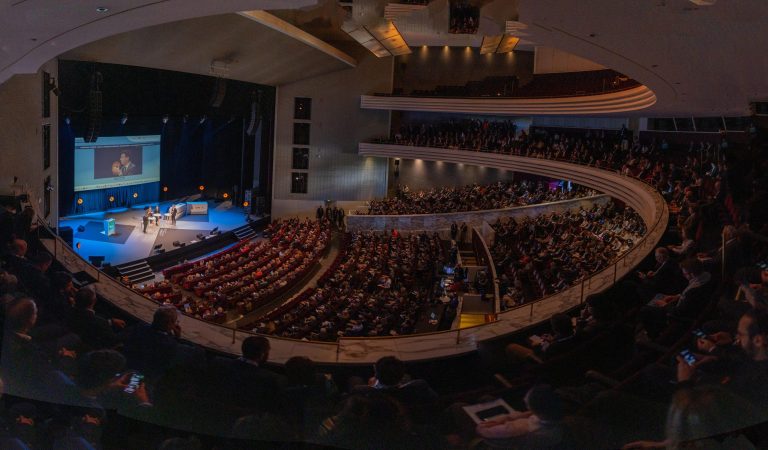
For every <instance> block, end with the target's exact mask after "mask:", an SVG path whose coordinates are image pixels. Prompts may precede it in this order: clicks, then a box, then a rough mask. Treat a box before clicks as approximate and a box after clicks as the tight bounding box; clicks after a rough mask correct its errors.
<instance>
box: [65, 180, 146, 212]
mask: <svg viewBox="0 0 768 450" xmlns="http://www.w3.org/2000/svg"><path fill="white" fill-rule="evenodd" d="M133 194H137V196H136V197H134V196H133ZM110 198H113V199H114V201H109V199H110ZM78 199H83V204H82V205H78ZM159 199H160V182H159V181H158V182H155V183H144V184H136V185H133V186H122V187H113V188H107V189H94V190H90V191H81V192H76V193H75V198H74V199H73V202H72V205H71V211H72V212H71V213H70V215H71V214H83V213H88V212H98V211H106V210H109V209H113V208H120V207H131V206H133V205H137V204H142V203H150V202H152V203H156V202H157V201H158V200H159Z"/></svg>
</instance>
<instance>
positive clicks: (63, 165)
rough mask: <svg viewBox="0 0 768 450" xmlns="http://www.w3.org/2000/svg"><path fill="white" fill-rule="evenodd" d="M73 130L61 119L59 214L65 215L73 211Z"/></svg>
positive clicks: (57, 187)
mask: <svg viewBox="0 0 768 450" xmlns="http://www.w3.org/2000/svg"><path fill="white" fill-rule="evenodd" d="M74 187H75V132H74V131H73V130H72V127H71V126H70V125H69V124H68V123H66V120H64V119H62V120H61V123H59V185H58V186H54V188H55V189H58V190H59V214H60V215H62V216H66V215H69V214H73V213H74V209H72V204H73V203H74V202H75V192H74Z"/></svg>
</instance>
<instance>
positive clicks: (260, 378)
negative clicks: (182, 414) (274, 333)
mask: <svg viewBox="0 0 768 450" xmlns="http://www.w3.org/2000/svg"><path fill="white" fill-rule="evenodd" d="M269 350H270V345H269V340H268V339H267V338H265V337H263V336H249V337H247V338H245V339H244V340H243V343H242V345H241V351H242V356H241V357H240V358H238V359H237V360H228V361H226V362H223V361H222V363H223V364H224V365H225V366H226V367H225V368H224V374H225V376H224V379H226V380H227V386H226V387H225V389H226V390H227V391H228V392H226V395H227V396H228V397H230V399H231V400H232V401H233V402H234V403H235V404H236V405H237V406H239V407H241V408H245V409H251V410H258V411H268V412H278V411H279V410H280V407H281V401H280V399H281V394H282V391H283V389H284V387H285V386H286V385H287V380H286V378H285V377H284V376H282V375H279V374H277V373H274V372H272V371H270V370H268V369H266V368H265V367H264V365H265V364H266V362H267V360H268V359H269Z"/></svg>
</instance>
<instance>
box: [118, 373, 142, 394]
mask: <svg viewBox="0 0 768 450" xmlns="http://www.w3.org/2000/svg"><path fill="white" fill-rule="evenodd" d="M143 381H144V375H142V374H140V373H133V374H131V377H130V378H129V379H128V385H127V386H126V387H125V389H123V392H125V393H126V394H133V393H134V392H136V391H137V390H138V389H139V385H141V383H142V382H143Z"/></svg>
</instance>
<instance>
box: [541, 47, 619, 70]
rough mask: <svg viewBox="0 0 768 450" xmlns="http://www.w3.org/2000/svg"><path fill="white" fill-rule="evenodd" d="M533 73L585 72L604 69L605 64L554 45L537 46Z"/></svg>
mask: <svg viewBox="0 0 768 450" xmlns="http://www.w3.org/2000/svg"><path fill="white" fill-rule="evenodd" d="M535 53H536V56H535V58H534V60H533V73H535V74H542V73H561V72H585V71H589V70H602V69H605V67H604V66H601V65H600V64H597V63H595V62H592V61H590V60H588V59H584V58H582V57H581V56H576V55H573V54H571V53H568V52H564V51H562V50H559V49H556V48H552V47H541V46H537V47H536V52H535Z"/></svg>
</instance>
